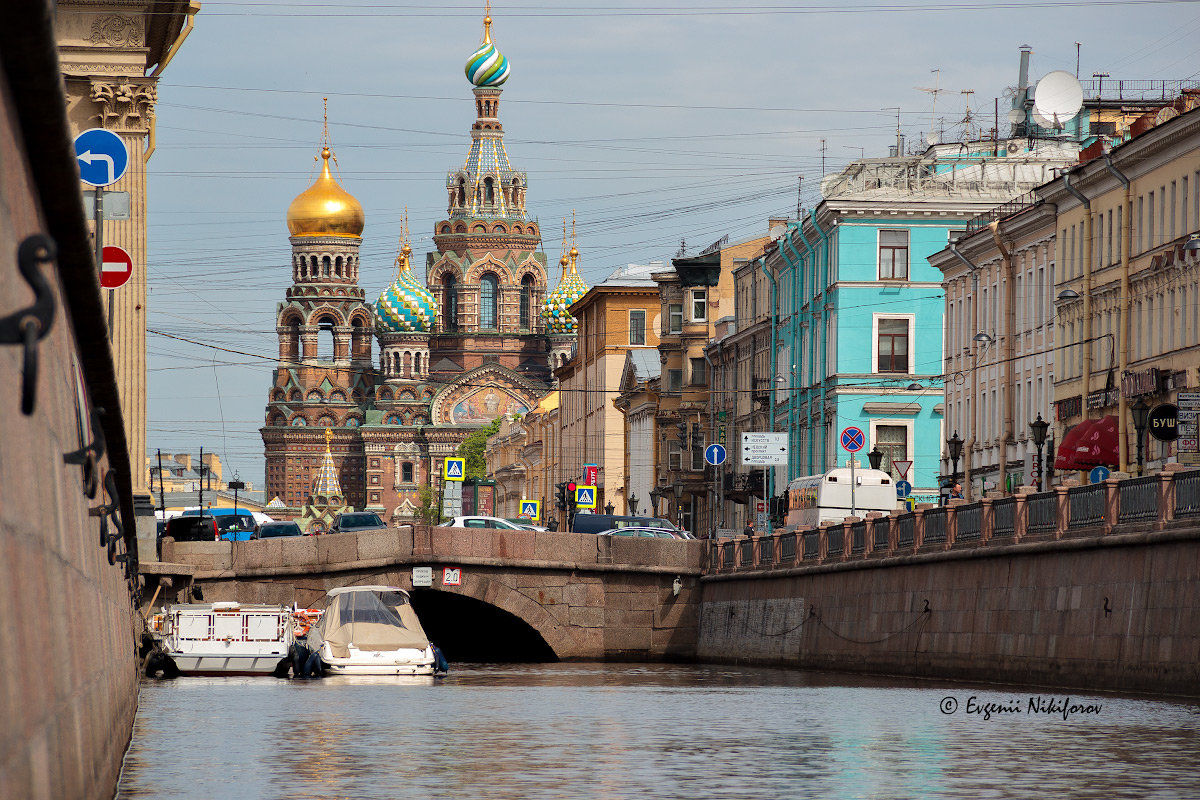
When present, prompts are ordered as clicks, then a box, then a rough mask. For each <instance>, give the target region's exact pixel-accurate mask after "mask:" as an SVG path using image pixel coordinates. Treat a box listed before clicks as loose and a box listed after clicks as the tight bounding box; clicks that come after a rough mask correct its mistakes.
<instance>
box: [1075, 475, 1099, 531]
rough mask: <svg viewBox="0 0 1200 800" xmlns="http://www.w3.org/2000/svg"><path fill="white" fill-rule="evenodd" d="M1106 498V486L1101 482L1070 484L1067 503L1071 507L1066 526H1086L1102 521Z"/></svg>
mask: <svg viewBox="0 0 1200 800" xmlns="http://www.w3.org/2000/svg"><path fill="white" fill-rule="evenodd" d="M1107 500H1108V488H1107V487H1106V486H1105V485H1104V484H1103V483H1093V484H1089V485H1087V486H1072V487H1071V488H1070V489H1068V490H1067V504H1068V505H1069V506H1070V508H1071V516H1070V517H1069V518H1068V519H1067V527H1068V528H1088V527H1092V526H1095V525H1100V524H1101V523H1103V522H1104V510H1105V508H1104V507H1105V504H1106V502H1107Z"/></svg>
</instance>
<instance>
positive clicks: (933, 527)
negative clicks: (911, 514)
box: [924, 508, 946, 544]
mask: <svg viewBox="0 0 1200 800" xmlns="http://www.w3.org/2000/svg"><path fill="white" fill-rule="evenodd" d="M945 541H946V509H945V508H931V509H929V510H928V511H926V512H925V536H924V543H925V544H944V543H945Z"/></svg>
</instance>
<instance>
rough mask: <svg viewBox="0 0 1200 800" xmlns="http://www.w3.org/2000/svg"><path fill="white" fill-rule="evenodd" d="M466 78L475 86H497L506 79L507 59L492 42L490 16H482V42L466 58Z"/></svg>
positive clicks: (507, 71)
mask: <svg viewBox="0 0 1200 800" xmlns="http://www.w3.org/2000/svg"><path fill="white" fill-rule="evenodd" d="M464 71H465V72H466V74H467V80H469V81H470V82H471V83H473V84H475V85H476V86H499V85H501V84H502V83H504V82H505V81H506V80H508V73H509V72H510V70H509V66H508V59H507V58H505V57H504V55H503V54H502V53H501V52H500V51H499V50H497V49H496V45H494V44H492V18H491V17H490V16H487V17H484V18H483V44H481V45H479V49H478V50H476V51H475V52H474V53H472V54H471V57H470V58H468V59H467V66H466V68H465V70H464Z"/></svg>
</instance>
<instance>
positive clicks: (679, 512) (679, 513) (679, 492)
mask: <svg viewBox="0 0 1200 800" xmlns="http://www.w3.org/2000/svg"><path fill="white" fill-rule="evenodd" d="M671 489H672V490H673V491H674V492H675V525H676V526H677V527H679V528H683V504H682V503H680V502H679V501H680V499H681V498H682V497H683V483H681V482H680V481H675V485H674V486H672V487H671Z"/></svg>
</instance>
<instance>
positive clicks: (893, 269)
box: [879, 231, 908, 281]
mask: <svg viewBox="0 0 1200 800" xmlns="http://www.w3.org/2000/svg"><path fill="white" fill-rule="evenodd" d="M879 279H880V280H881V281H906V280H908V231H880V232H879Z"/></svg>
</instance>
